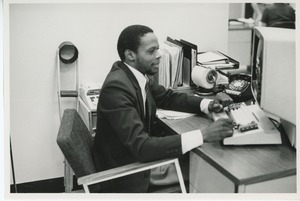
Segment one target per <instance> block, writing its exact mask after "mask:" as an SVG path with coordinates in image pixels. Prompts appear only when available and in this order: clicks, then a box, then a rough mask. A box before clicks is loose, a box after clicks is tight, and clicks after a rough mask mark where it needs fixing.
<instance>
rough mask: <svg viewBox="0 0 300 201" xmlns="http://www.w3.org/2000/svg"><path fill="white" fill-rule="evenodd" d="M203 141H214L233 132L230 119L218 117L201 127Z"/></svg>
mask: <svg viewBox="0 0 300 201" xmlns="http://www.w3.org/2000/svg"><path fill="white" fill-rule="evenodd" d="M201 132H202V135H203V141H204V142H214V141H220V140H223V139H224V138H226V137H230V136H232V134H233V125H232V120H231V119H218V120H217V121H215V122H213V123H212V124H210V125H209V126H208V127H206V128H204V129H201Z"/></svg>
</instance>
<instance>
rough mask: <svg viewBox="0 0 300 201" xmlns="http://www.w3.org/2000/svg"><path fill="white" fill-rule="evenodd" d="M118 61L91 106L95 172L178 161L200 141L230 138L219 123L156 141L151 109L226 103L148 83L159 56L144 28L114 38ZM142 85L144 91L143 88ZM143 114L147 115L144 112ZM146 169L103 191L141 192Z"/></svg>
mask: <svg viewBox="0 0 300 201" xmlns="http://www.w3.org/2000/svg"><path fill="white" fill-rule="evenodd" d="M117 49H118V53H119V56H120V58H121V61H117V62H115V63H114V64H113V66H112V68H111V71H110V72H109V74H108V75H107V77H106V80H105V82H104V84H103V86H102V89H101V94H100V97H99V102H98V108H97V116H98V120H97V128H99V129H97V132H96V136H95V141H94V150H93V154H94V161H95V164H96V167H97V169H98V171H103V170H106V169H110V168H114V167H118V166H122V165H125V164H128V163H132V162H136V161H140V162H145V161H153V160H158V159H165V158H172V157H173V158H175V157H179V156H181V155H183V154H185V153H186V152H188V151H190V150H191V149H193V148H195V147H198V146H200V145H202V144H203V142H211V141H219V140H222V139H223V138H225V137H228V136H231V135H232V134H233V126H232V122H231V120H228V119H227V120H225V119H221V120H218V121H216V122H214V123H212V124H211V125H209V126H208V127H206V128H199V130H196V131H192V132H187V133H183V134H181V135H173V136H164V137H160V134H159V133H153V130H154V129H153V119H154V117H155V113H156V107H159V108H162V109H169V110H177V111H183V112H193V113H201V112H202V113H207V114H208V113H209V112H212V111H214V112H220V111H222V109H223V107H225V106H227V105H229V104H230V103H231V102H232V100H231V98H230V97H229V96H227V95H225V94H219V95H217V96H216V98H215V100H213V101H212V100H208V99H203V98H200V97H196V96H193V95H188V94H186V93H178V92H174V91H172V90H171V89H166V88H164V87H163V86H161V85H159V84H157V83H155V82H153V81H152V80H151V79H150V78H148V75H150V76H151V75H154V74H155V73H157V71H158V67H159V62H160V58H161V55H160V53H159V44H158V39H157V37H156V35H155V34H154V33H153V30H152V29H150V28H149V27H146V26H142V25H133V26H129V27H127V28H125V29H124V30H123V31H122V33H121V35H120V36H119V39H118V44H117ZM145 87H146V88H145ZM147 111H148V112H147ZM149 176H150V171H146V172H142V173H137V174H134V175H130V176H126V177H123V178H120V179H116V180H113V181H112V182H110V183H107V184H106V185H104V187H103V188H102V189H104V190H103V191H104V192H123V193H124V192H126V193H138V192H139V193H145V192H147V189H148V186H149Z"/></svg>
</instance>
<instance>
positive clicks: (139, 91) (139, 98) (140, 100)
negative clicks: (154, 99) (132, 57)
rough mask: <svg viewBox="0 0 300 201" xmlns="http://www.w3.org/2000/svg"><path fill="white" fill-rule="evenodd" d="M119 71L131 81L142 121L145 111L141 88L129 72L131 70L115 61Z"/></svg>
mask: <svg viewBox="0 0 300 201" xmlns="http://www.w3.org/2000/svg"><path fill="white" fill-rule="evenodd" d="M115 64H116V65H117V66H118V67H119V68H120V69H122V70H123V71H124V72H125V73H126V75H127V77H128V78H129V79H130V80H131V82H132V84H133V86H134V88H135V90H136V95H137V98H138V107H139V109H140V111H141V112H142V114H141V118H142V119H144V116H145V111H144V103H143V96H142V92H141V88H140V85H139V83H138V81H137V79H136V77H135V76H134V74H133V73H132V72H131V70H130V69H129V68H128V67H127V66H126V65H125V64H124V63H123V62H121V61H117V62H116V63H115Z"/></svg>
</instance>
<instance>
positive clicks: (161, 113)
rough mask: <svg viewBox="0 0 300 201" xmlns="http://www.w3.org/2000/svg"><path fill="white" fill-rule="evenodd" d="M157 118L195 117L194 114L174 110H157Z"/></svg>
mask: <svg viewBox="0 0 300 201" xmlns="http://www.w3.org/2000/svg"><path fill="white" fill-rule="evenodd" d="M156 114H157V117H158V118H160V119H164V118H165V119H183V118H187V117H191V116H194V115H195V114H194V113H187V112H178V111H173V110H163V109H157V112H156Z"/></svg>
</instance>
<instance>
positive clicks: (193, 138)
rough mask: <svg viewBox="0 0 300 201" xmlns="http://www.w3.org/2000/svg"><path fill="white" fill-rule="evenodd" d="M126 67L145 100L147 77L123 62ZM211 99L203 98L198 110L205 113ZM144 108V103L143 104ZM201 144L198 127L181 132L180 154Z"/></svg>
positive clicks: (201, 138)
mask: <svg viewBox="0 0 300 201" xmlns="http://www.w3.org/2000/svg"><path fill="white" fill-rule="evenodd" d="M124 64H125V65H126V66H128V68H129V69H130V70H131V72H132V73H133V74H134V76H135V78H136V79H137V81H138V83H139V86H140V88H141V91H142V96H143V101H144V103H145V102H146V93H145V85H146V82H147V78H146V77H145V76H144V75H143V74H142V73H141V72H140V71H138V70H136V69H135V68H133V67H131V66H130V65H128V64H126V63H124ZM211 101H212V100H211V99H203V100H202V101H201V103H200V105H199V107H200V110H201V111H202V112H204V113H206V114H208V113H209V111H208V104H209V103H210V102H211ZM144 109H145V104H144ZM202 144H203V137H202V133H201V131H200V129H198V130H193V131H189V132H186V133H182V134H181V145H182V154H185V153H186V152H188V151H190V150H192V149H194V148H196V147H198V146H201V145H202Z"/></svg>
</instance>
